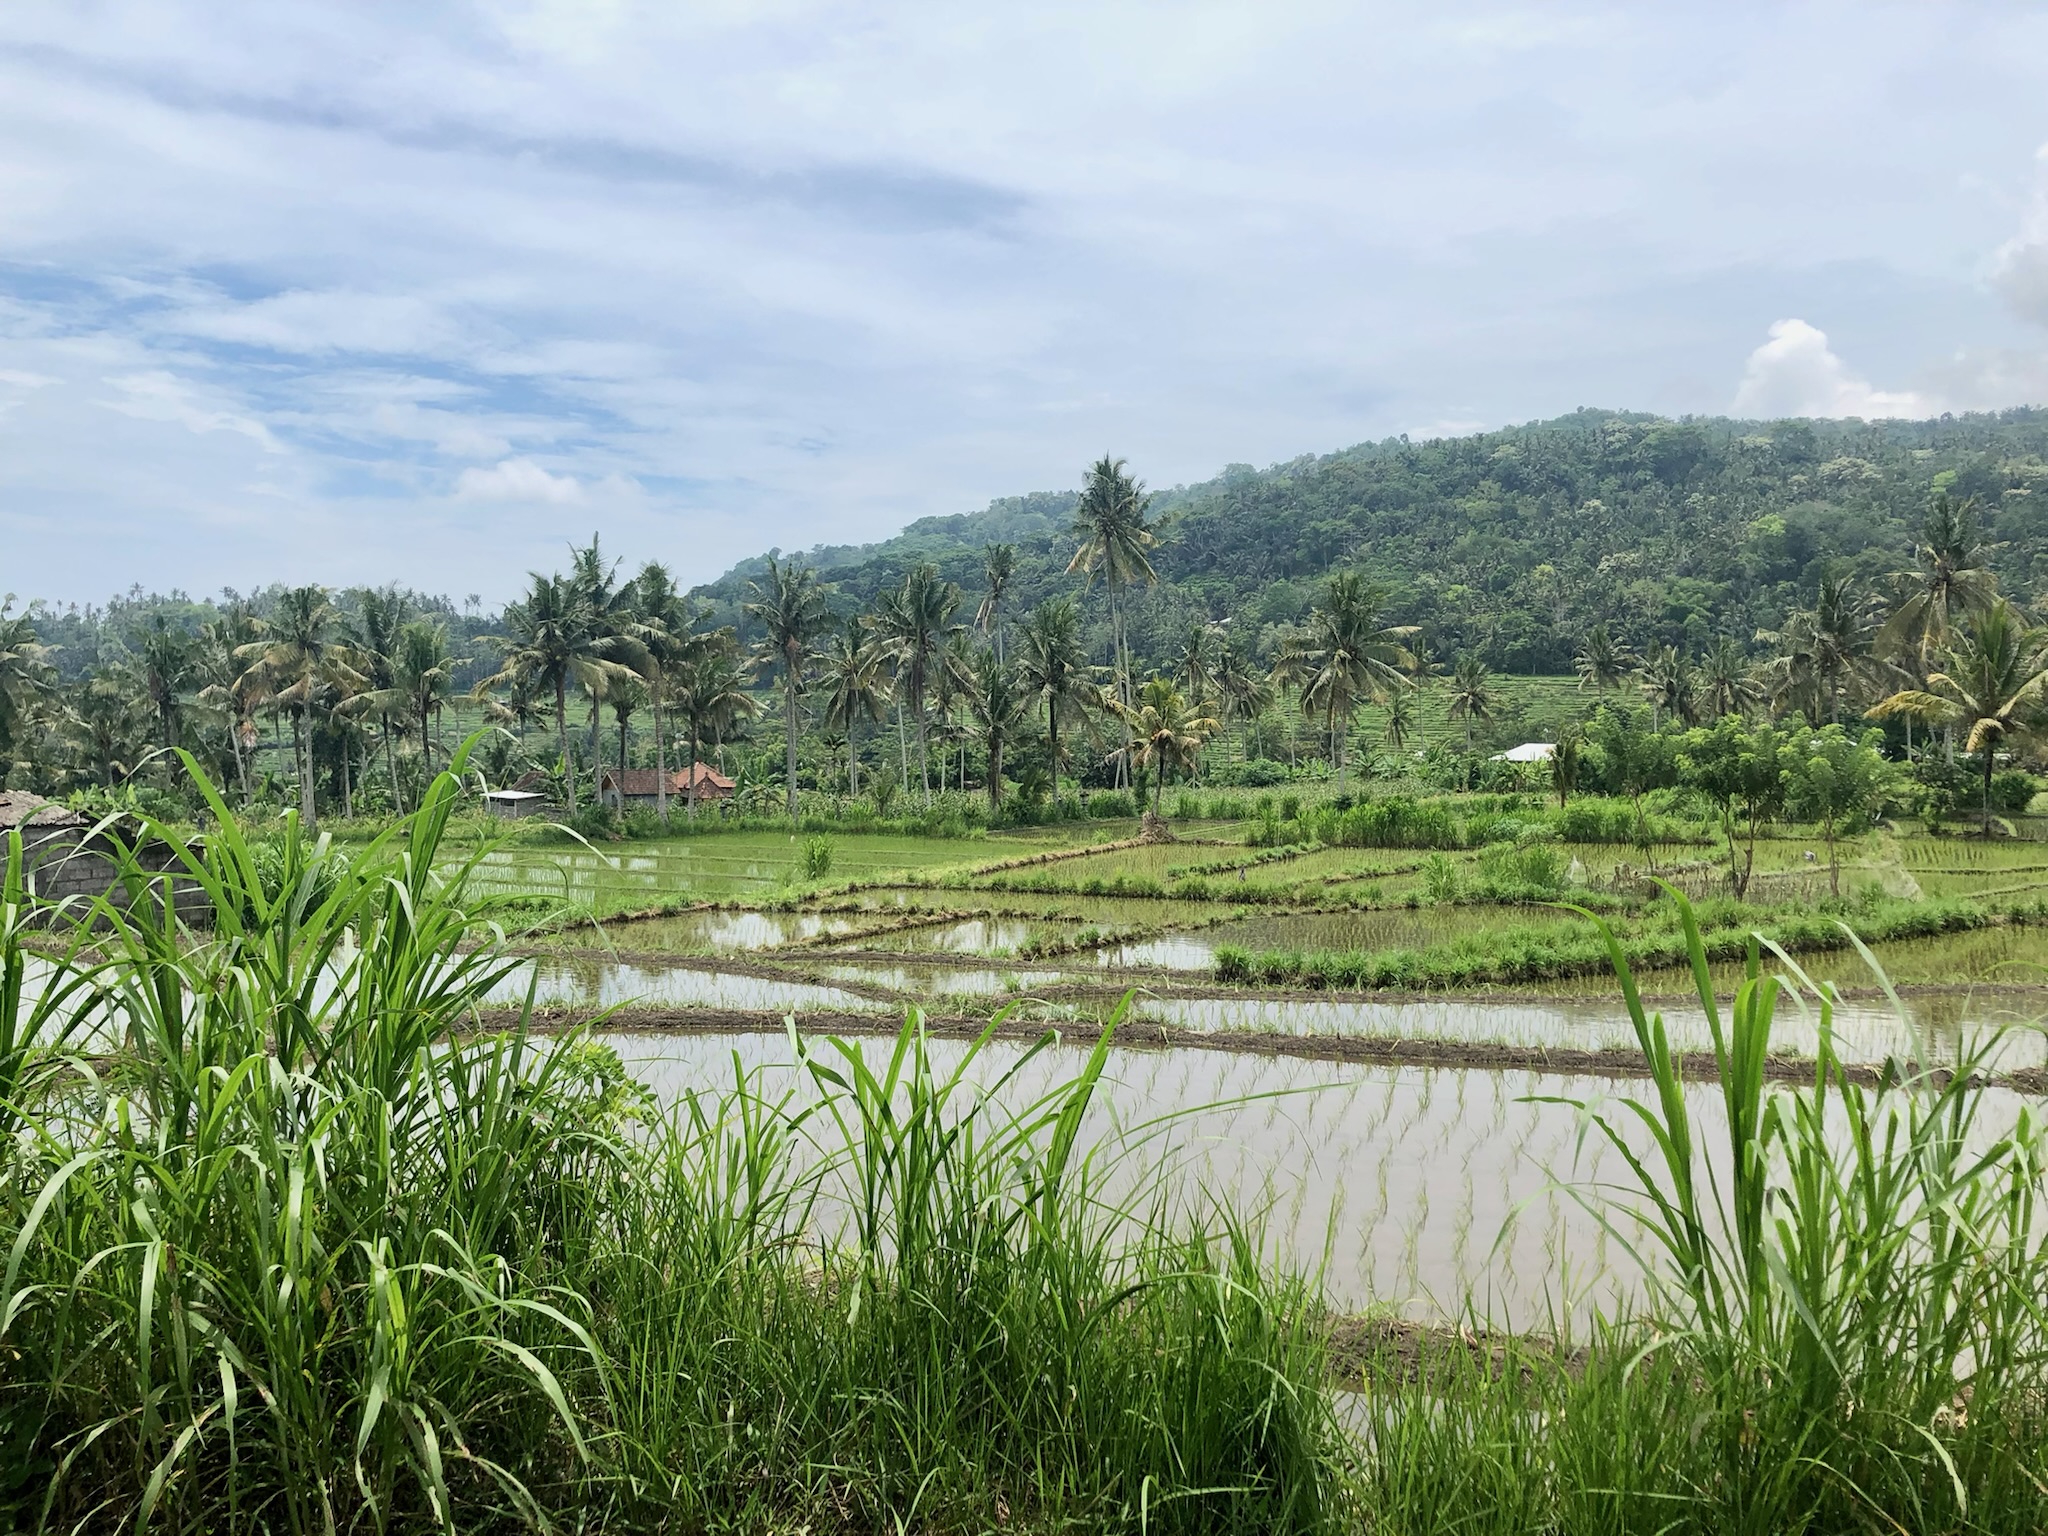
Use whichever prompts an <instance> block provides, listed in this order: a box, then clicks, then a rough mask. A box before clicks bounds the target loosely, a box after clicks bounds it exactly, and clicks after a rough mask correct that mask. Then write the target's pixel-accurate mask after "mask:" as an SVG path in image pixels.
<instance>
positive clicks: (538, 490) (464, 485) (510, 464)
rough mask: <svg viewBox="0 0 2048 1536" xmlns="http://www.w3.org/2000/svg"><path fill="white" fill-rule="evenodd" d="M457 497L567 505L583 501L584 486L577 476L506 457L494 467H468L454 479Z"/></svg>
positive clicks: (468, 499) (460, 499)
mask: <svg viewBox="0 0 2048 1536" xmlns="http://www.w3.org/2000/svg"><path fill="white" fill-rule="evenodd" d="M455 499H456V500H457V501H511V502H528V503H532V502H540V503H545V504H547V505H550V506H558V507H567V506H574V505H575V504H576V503H578V502H580V501H582V500H583V485H582V483H581V482H580V481H578V480H577V478H576V477H575V476H574V475H554V474H549V473H548V471H547V470H545V469H543V468H542V467H541V466H540V465H538V464H536V463H534V462H533V460H531V459H505V460H502V461H501V462H500V463H499V464H498V465H497V466H496V467H494V468H491V469H478V468H476V467H474V466H472V467H470V468H468V469H465V470H464V471H463V472H462V474H461V475H460V477H458V478H457V480H456V482H455Z"/></svg>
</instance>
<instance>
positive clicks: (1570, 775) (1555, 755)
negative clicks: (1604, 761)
mask: <svg viewBox="0 0 2048 1536" xmlns="http://www.w3.org/2000/svg"><path fill="white" fill-rule="evenodd" d="M1585 761H1586V728H1585V727H1584V726H1583V725H1581V724H1580V723H1579V722H1578V721H1576V720H1574V721H1572V722H1571V723H1570V724H1569V725H1567V726H1566V727H1565V728H1564V729H1563V730H1561V731H1559V732H1558V733H1557V740H1556V741H1554V742H1552V743H1551V747H1550V787H1551V788H1552V789H1553V790H1555V791H1556V792H1557V804H1558V809H1560V810H1562V809H1563V808H1564V806H1565V803H1566V802H1567V801H1569V800H1570V799H1571V797H1572V795H1573V794H1574V793H1575V792H1577V790H1578V787H1579V771H1580V769H1581V768H1583V767H1584V766H1585Z"/></svg>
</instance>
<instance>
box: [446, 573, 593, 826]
mask: <svg viewBox="0 0 2048 1536" xmlns="http://www.w3.org/2000/svg"><path fill="white" fill-rule="evenodd" d="M528 575H529V579H530V582H531V584H530V585H529V586H528V588H527V592H526V596H525V597H523V598H521V599H520V600H519V601H517V602H514V603H507V604H506V605H505V616H504V622H505V633H504V634H502V635H486V636H484V637H483V638H484V640H485V642H486V643H487V644H490V645H493V646H495V647H496V648H497V650H498V653H499V663H500V664H499V668H498V670H497V671H496V672H494V673H492V674H491V675H490V676H489V677H486V678H484V679H483V680H482V681H481V682H479V683H478V684H477V685H476V688H475V690H474V691H475V693H476V695H477V697H479V698H481V697H483V696H484V695H486V694H488V693H490V692H492V691H494V690H496V689H499V688H509V689H512V690H514V691H515V692H516V691H517V690H519V689H520V688H522V687H523V688H529V689H536V690H539V691H541V692H543V693H551V694H553V695H554V699H555V737H556V745H557V747H558V748H559V750H560V752H561V754H562V778H563V784H564V787H565V788H566V789H567V791H568V795H569V809H570V810H571V811H574V810H575V809H576V806H577V790H576V758H575V755H574V754H573V753H571V752H570V750H569V690H570V689H571V688H577V689H585V690H590V691H591V692H593V693H595V692H596V691H598V690H600V689H601V688H602V687H603V679H604V678H605V677H606V676H608V675H609V672H610V669H614V668H617V667H618V663H617V662H614V661H612V660H611V659H610V657H608V656H607V655H605V654H604V650H605V647H604V644H603V639H602V637H600V636H599V634H598V633H597V631H596V629H595V627H594V623H593V617H592V614H591V611H590V606H589V604H588V602H587V601H586V600H585V597H584V595H583V593H582V592H581V591H580V590H579V588H578V587H577V586H576V584H575V583H574V582H571V581H568V580H566V579H564V578H563V577H561V576H543V575H541V574H540V572H538V571H532V572H529V573H528ZM591 761H592V764H593V772H594V771H595V763H596V758H595V757H594V756H593V757H592V759H591Z"/></svg>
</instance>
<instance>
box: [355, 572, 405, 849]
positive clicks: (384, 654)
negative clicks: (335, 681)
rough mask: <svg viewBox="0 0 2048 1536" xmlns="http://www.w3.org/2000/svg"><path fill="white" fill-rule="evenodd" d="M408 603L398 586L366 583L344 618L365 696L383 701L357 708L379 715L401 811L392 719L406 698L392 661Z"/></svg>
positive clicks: (397, 806) (386, 764) (402, 708)
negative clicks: (352, 611) (353, 610)
mask: <svg viewBox="0 0 2048 1536" xmlns="http://www.w3.org/2000/svg"><path fill="white" fill-rule="evenodd" d="M406 606H407V605H406V600H405V594H404V593H402V592H400V591H399V590H398V589H397V588H396V587H367V588H365V589H363V590H362V591H360V592H358V593H357V594H356V609H355V612H354V613H353V614H351V615H350V616H349V618H348V619H347V620H346V621H345V622H346V627H347V631H348V638H349V644H350V645H351V646H353V647H354V648H355V652H356V655H357V657H358V663H357V665H358V666H359V668H360V669H361V671H362V674H363V678H364V681H365V682H366V684H367V687H366V689H365V691H364V693H363V695H362V697H363V698H365V699H367V698H370V697H372V696H375V697H376V698H377V699H379V700H380V701H384V703H383V705H382V706H381V707H377V708H374V709H372V708H371V706H368V705H359V706H358V708H362V709H366V710H370V711H371V712H373V713H375V714H376V715H377V727H378V735H379V736H380V737H381V738H382V744H383V748H384V771H385V773H386V774H387V775H388V776H389V777H390V780H391V805H392V808H393V809H394V810H397V811H401V812H402V811H403V810H404V809H405V800H404V796H403V795H402V794H401V792H400V790H399V786H398V755H397V753H396V752H395V751H394V750H393V749H392V743H391V736H392V727H391V722H392V719H393V717H394V716H396V717H398V718H401V719H402V718H404V715H405V699H404V696H403V695H402V694H401V693H400V692H399V691H398V689H397V686H396V685H397V677H396V674H395V672H394V670H393V663H394V658H395V657H396V656H397V654H398V632H399V631H400V630H402V629H403V628H405V618H406ZM422 739H424V738H422Z"/></svg>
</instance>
